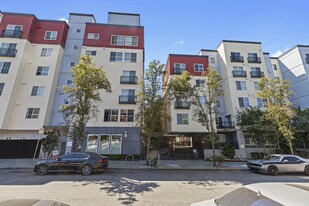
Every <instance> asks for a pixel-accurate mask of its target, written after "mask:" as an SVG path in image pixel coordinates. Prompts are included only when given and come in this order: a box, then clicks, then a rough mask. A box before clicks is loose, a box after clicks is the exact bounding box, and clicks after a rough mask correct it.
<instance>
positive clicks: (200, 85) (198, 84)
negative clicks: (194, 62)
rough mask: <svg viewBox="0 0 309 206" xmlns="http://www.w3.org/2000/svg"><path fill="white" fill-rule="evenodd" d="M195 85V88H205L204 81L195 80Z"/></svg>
mask: <svg viewBox="0 0 309 206" xmlns="http://www.w3.org/2000/svg"><path fill="white" fill-rule="evenodd" d="M195 84H196V86H197V87H204V86H205V79H196V80H195Z"/></svg>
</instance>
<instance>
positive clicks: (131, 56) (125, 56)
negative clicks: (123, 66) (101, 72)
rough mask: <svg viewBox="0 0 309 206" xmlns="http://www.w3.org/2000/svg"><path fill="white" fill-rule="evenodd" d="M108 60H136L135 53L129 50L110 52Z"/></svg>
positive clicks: (133, 61)
mask: <svg viewBox="0 0 309 206" xmlns="http://www.w3.org/2000/svg"><path fill="white" fill-rule="evenodd" d="M109 61H110V62H131V63H135V62H136V53H129V52H125V53H123V52H111V53H110V58H109Z"/></svg>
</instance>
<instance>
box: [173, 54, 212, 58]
mask: <svg viewBox="0 0 309 206" xmlns="http://www.w3.org/2000/svg"><path fill="white" fill-rule="evenodd" d="M168 56H169V57H170V56H183V57H202V58H208V56H204V55H197V54H169V55H168Z"/></svg>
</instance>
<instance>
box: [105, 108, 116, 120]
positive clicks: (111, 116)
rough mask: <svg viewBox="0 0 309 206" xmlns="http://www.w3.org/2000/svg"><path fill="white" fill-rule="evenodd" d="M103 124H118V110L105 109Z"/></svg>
mask: <svg viewBox="0 0 309 206" xmlns="http://www.w3.org/2000/svg"><path fill="white" fill-rule="evenodd" d="M104 122H118V109H105V111H104Z"/></svg>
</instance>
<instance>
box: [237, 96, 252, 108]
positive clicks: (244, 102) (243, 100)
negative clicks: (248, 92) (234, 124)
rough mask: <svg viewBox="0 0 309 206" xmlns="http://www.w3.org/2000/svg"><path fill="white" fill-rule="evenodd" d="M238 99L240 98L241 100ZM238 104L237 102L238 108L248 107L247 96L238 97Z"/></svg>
mask: <svg viewBox="0 0 309 206" xmlns="http://www.w3.org/2000/svg"><path fill="white" fill-rule="evenodd" d="M240 100H242V102H241V101H240ZM245 100H248V101H245ZM238 104H239V107H240V108H248V107H250V100H249V97H238ZM242 105H243V106H242Z"/></svg>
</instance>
